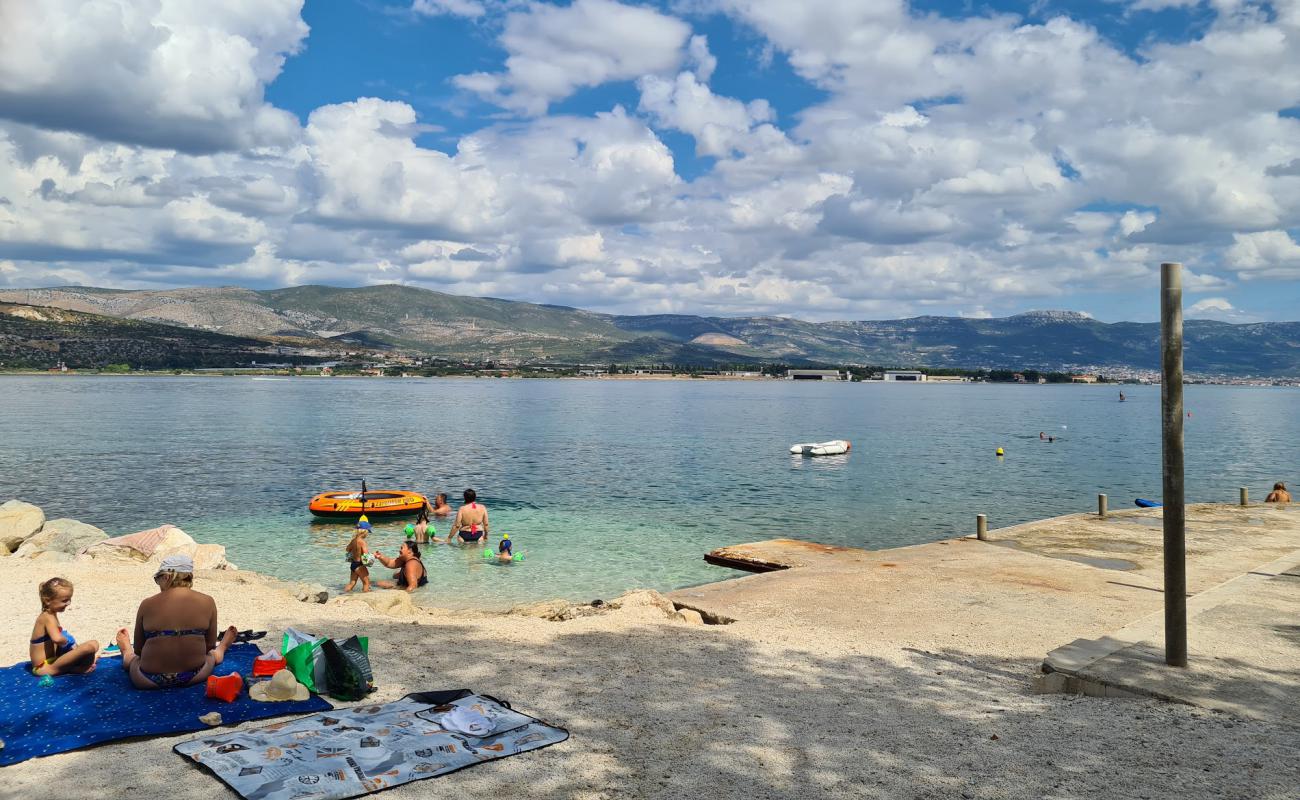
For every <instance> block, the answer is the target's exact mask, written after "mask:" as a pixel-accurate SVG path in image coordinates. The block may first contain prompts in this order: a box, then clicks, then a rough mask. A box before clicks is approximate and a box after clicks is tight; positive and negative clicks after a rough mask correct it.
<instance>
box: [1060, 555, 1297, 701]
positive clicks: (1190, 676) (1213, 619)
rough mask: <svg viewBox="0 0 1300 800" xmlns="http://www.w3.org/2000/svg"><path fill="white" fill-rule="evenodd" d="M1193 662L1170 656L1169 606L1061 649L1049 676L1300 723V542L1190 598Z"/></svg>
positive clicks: (1071, 685)
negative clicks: (1171, 660)
mask: <svg viewBox="0 0 1300 800" xmlns="http://www.w3.org/2000/svg"><path fill="white" fill-rule="evenodd" d="M1187 618H1188V623H1187V625H1188V667H1187V668H1185V669H1184V668H1178V667H1170V666H1167V665H1166V664H1165V663H1164V612H1163V610H1161V611H1157V612H1155V613H1153V614H1150V615H1148V616H1147V617H1144V618H1143V619H1140V620H1138V621H1136V622H1134V623H1132V624H1130V625H1126V626H1124V627H1122V628H1120V629H1119V630H1117V631H1115V632H1113V633H1111V634H1108V635H1105V636H1101V637H1097V638H1093V639H1076V640H1075V641H1073V642H1071V643H1069V644H1067V645H1065V646H1063V647H1059V648H1057V649H1055V650H1053V651H1052V652H1051V653H1049V654H1048V656H1047V658H1046V659H1045V660H1044V662H1043V671H1044V672H1047V673H1049V676H1048V679H1047V681H1046V682H1053V681H1054V682H1055V683H1057V684H1059V686H1060V688H1061V690H1063V691H1087V692H1088V693H1089V694H1105V695H1117V694H1133V695H1139V696H1147V697H1157V698H1161V699H1163V700H1170V701H1173V702H1179V703H1188V704H1190V705H1196V706H1201V707H1204V708H1211V709H1215V710H1218V711H1224V712H1227V713H1230V714H1234V715H1236V716H1241V717H1247V718H1251V719H1267V720H1273V721H1279V722H1286V723H1289V724H1293V725H1300V702H1298V701H1297V698H1300V550H1297V551H1294V552H1292V553H1290V554H1289V555H1287V556H1285V557H1283V558H1281V559H1278V560H1276V561H1273V562H1271V563H1269V564H1265V565H1263V566H1260V567H1257V568H1256V569H1254V570H1251V571H1250V572H1248V573H1247V574H1245V575H1241V576H1239V577H1237V578H1234V579H1232V580H1230V581H1227V582H1225V583H1222V584H1220V585H1219V586H1216V587H1214V588H1212V589H1209V590H1207V591H1204V592H1201V593H1200V594H1198V595H1195V596H1194V597H1191V598H1189V599H1188V601H1187Z"/></svg>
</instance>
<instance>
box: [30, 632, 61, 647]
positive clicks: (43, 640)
mask: <svg viewBox="0 0 1300 800" xmlns="http://www.w3.org/2000/svg"><path fill="white" fill-rule="evenodd" d="M59 633H62V634H63V635H64V636H67V633H68V632H67V631H65V630H63V629H62V628H59ZM49 640H50V635H49V634H48V633H47V634H45V635H44V636H42V637H40V638H39V639H32V644H45V643H46V642H48V641H49Z"/></svg>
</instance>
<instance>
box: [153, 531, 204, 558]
mask: <svg viewBox="0 0 1300 800" xmlns="http://www.w3.org/2000/svg"><path fill="white" fill-rule="evenodd" d="M197 544H198V542H196V541H194V537H192V536H190V535H189V534H188V533H186V532H185V531H183V530H181V529H180V528H177V527H175V526H172V527H170V528H168V529H167V532H166V533H165V534H163V538H162V541H160V542H158V545H157V546H156V547H154V549H153V553H152V554H151V555H150V556H149V560H150V561H151V562H153V563H159V562H161V561H162V560H163V559H164V558H166V557H167V556H170V555H174V554H176V553H184V554H186V555H188V556H193V555H194V551H193V549H192V548H193V547H194V546H195V545H197ZM194 567H195V568H196V569H198V568H199V565H198V564H195V565H194Z"/></svg>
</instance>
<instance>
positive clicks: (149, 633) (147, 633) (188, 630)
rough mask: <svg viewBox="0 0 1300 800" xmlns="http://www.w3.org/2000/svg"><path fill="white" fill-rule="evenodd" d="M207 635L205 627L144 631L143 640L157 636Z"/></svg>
mask: <svg viewBox="0 0 1300 800" xmlns="http://www.w3.org/2000/svg"><path fill="white" fill-rule="evenodd" d="M207 635H208V629H207V628H186V629H185V630H183V631H172V630H166V631H145V632H144V640H145V641H146V642H147V641H149V640H150V639H156V638H158V637H159V636H207Z"/></svg>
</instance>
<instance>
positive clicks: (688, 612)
mask: <svg viewBox="0 0 1300 800" xmlns="http://www.w3.org/2000/svg"><path fill="white" fill-rule="evenodd" d="M673 619H674V620H676V621H677V622H685V623H686V624H687V625H703V624H704V617H702V616H700V612H698V611H696V610H695V609H693V608H679V609H677V611H676V612H674V613H673Z"/></svg>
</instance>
